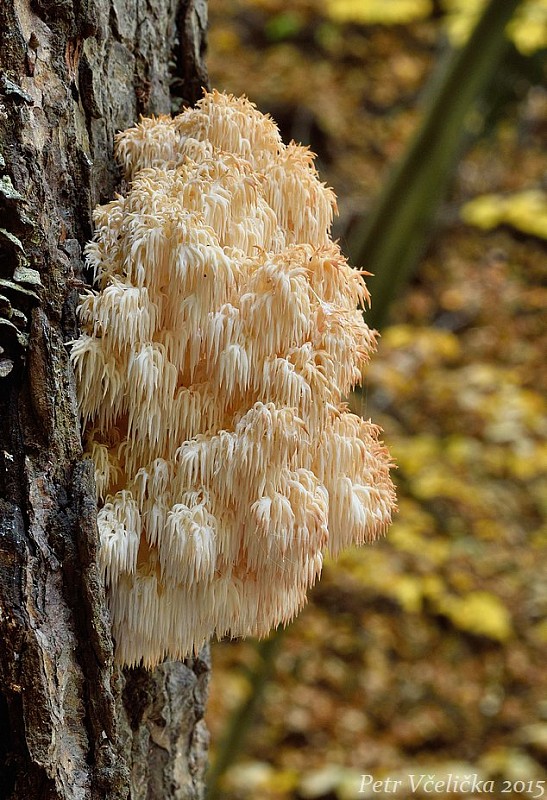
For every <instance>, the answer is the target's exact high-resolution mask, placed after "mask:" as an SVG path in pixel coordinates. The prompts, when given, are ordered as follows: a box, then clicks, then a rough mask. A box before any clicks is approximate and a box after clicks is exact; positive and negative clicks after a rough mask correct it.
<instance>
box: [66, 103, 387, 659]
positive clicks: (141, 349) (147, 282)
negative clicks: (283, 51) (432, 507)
mask: <svg viewBox="0 0 547 800" xmlns="http://www.w3.org/2000/svg"><path fill="white" fill-rule="evenodd" d="M117 156H118V159H119V161H120V162H121V164H122V166H123V168H124V170H125V177H126V179H127V181H128V185H129V189H128V191H127V193H126V195H125V196H118V197H117V198H116V199H115V200H113V201H112V202H110V203H108V204H107V205H104V206H102V207H100V208H98V209H97V211H96V212H95V223H96V232H95V237H94V240H93V242H92V243H91V244H90V245H89V246H88V251H87V255H88V259H89V263H90V264H91V265H92V266H93V268H94V270H95V274H96V279H97V281H98V285H99V291H98V293H96V294H89V295H88V296H86V297H85V298H83V300H82V303H81V306H80V320H81V324H82V328H83V331H84V333H83V334H82V336H81V337H80V339H78V341H77V342H76V343H75V344H74V347H73V350H72V358H73V362H74V366H75V371H76V376H77V382H78V398H79V404H80V410H81V414H82V418H83V421H84V423H85V424H86V426H87V447H88V452H89V453H90V455H91V457H92V458H93V460H94V463H95V467H96V482H97V490H98V496H99V502H100V511H99V532H100V560H101V564H102V568H103V570H104V574H105V579H106V581H107V584H108V587H109V603H110V610H111V616H112V624H113V633H114V637H115V639H116V643H117V659H118V661H119V662H120V663H124V664H130V665H134V664H137V663H143V664H144V665H145V666H153V665H155V664H157V663H158V662H160V661H161V660H162V659H164V658H165V657H172V658H182V657H185V656H187V655H188V654H192V653H193V652H196V651H197V650H199V648H200V647H201V645H202V644H203V643H204V642H205V641H206V640H208V639H209V638H210V637H211V636H213V635H216V636H219V637H222V636H224V635H230V636H245V635H258V636H262V635H265V634H267V633H268V631H270V630H271V629H272V628H275V627H276V626H277V625H278V624H279V623H286V622H288V621H289V620H290V619H291V618H292V617H293V616H294V615H295V614H296V613H297V611H298V610H299V609H300V608H301V606H302V605H303V603H304V602H305V598H306V590H307V589H308V588H309V587H310V586H311V585H312V584H313V583H314V581H315V580H316V578H317V576H318V575H319V573H320V572H321V565H322V559H323V552H324V551H325V550H328V551H330V552H331V553H333V554H336V553H338V552H339V551H340V550H341V549H342V548H344V547H347V546H348V545H351V544H356V543H362V542H364V541H370V540H373V539H374V538H376V537H377V536H378V535H379V534H380V533H382V532H383V531H384V529H385V528H386V526H387V525H388V523H389V522H390V518H391V512H392V510H393V508H394V491H393V486H392V483H391V481H390V477H389V467H390V460H389V456H388V453H387V451H386V450H385V448H384V447H383V446H382V444H381V443H380V442H379V440H378V429H377V428H376V427H375V426H373V425H372V424H371V423H370V421H368V422H367V421H365V420H363V419H361V418H360V417H358V416H356V415H354V414H352V413H350V412H349V411H348V409H347V406H346V405H345V404H344V401H343V398H344V396H345V395H347V394H348V393H349V392H350V390H351V389H352V387H354V386H355V384H356V383H357V382H358V381H359V380H360V378H361V370H362V368H363V366H364V364H365V363H366V361H367V360H368V357H369V355H370V353H371V351H372V350H373V349H374V344H375V334H374V332H373V331H370V330H369V328H368V327H367V325H366V324H365V323H364V321H363V317H362V313H361V311H360V310H358V306H360V305H363V304H364V303H365V302H366V301H367V300H368V294H367V289H366V286H365V283H364V281H363V278H362V276H361V274H360V273H359V272H357V271H356V270H354V269H352V268H350V267H349V266H348V264H347V263H346V261H345V259H344V257H343V256H342V254H341V253H340V249H339V247H338V245H337V244H336V243H334V242H333V241H332V240H331V238H330V228H331V222H332V216H333V212H334V210H335V196H334V194H333V192H332V191H331V190H330V189H328V188H326V187H325V185H324V184H322V183H321V182H320V181H319V180H318V177H317V173H316V171H315V168H314V165H313V155H312V154H311V153H310V152H309V150H307V149H306V148H304V147H301V146H299V145H296V144H294V143H291V144H289V145H287V146H285V145H284V144H283V142H282V141H281V138H280V135H279V132H278V129H277V127H276V125H275V123H274V122H273V120H271V119H270V118H269V117H267V116H264V115H263V114H261V113H260V112H259V111H258V110H257V109H256V107H255V106H254V105H253V104H252V103H250V102H249V101H248V100H246V99H245V98H243V99H236V98H234V97H232V96H226V95H224V94H219V93H218V92H213V93H210V94H207V95H206V96H205V97H204V99H203V100H202V101H201V102H200V103H198V106H197V108H195V109H190V110H186V111H184V113H182V114H180V115H179V116H178V117H175V118H174V119H171V118H169V117H159V118H157V119H143V120H142V121H141V122H140V123H139V124H138V125H136V126H135V127H133V128H131V129H129V130H127V131H125V132H124V133H121V134H120V135H119V136H118V140H117Z"/></svg>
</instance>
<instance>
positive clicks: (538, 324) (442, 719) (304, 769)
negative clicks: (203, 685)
mask: <svg viewBox="0 0 547 800" xmlns="http://www.w3.org/2000/svg"><path fill="white" fill-rule="evenodd" d="M504 3H509V0H498V6H503V5H504ZM509 5H511V6H513V7H514V6H516V13H515V15H514V16H513V18H512V20H511V22H510V24H509V26H508V28H507V31H508V34H509V36H510V39H511V41H510V44H509V45H508V46H507V47H506V49H505V50H504V52H503V55H502V56H500V55H499V54H498V55H496V53H488V52H486V50H487V46H488V44H489V42H488V41H483V42H482V44H481V43H480V42H479V44H478V45H477V43H476V42H475V44H474V51H473V50H470V51H469V52H468V53H466V55H465V59H464V61H463V64H462V63H460V65H459V69H460V72H461V70H462V68H463V69H464V73H463V75H464V78H463V80H462V76H461V74H460V75H459V77H458V75H456V82H455V83H454V81H453V83H452V87H451V89H450V92H451V94H450V92H449V94H448V97H447V96H446V93H445V96H444V98H443V97H439V96H437V95H436V91H437V90H436V89H435V87H434V88H433V89H432V88H428V87H431V80H430V79H431V77H432V76H435V75H437V74H440V73H442V70H443V69H444V67H443V63H444V61H445V60H446V58H447V53H449V51H450V50H451V48H454V47H460V48H461V47H465V46H466V45H465V42H466V39H467V37H468V36H469V31H470V30H471V29H472V28H473V25H475V23H476V21H477V19H478V18H479V14H480V12H481V9H482V8H483V7H484V3H482V2H480V0H291V2H290V3H287V2H285V1H284V0H210V36H209V69H210V74H211V82H212V85H213V86H215V87H216V88H218V89H222V90H227V91H230V92H233V93H234V94H240V93H245V94H247V95H248V96H249V97H250V98H251V100H253V101H254V102H255V103H256V104H257V105H258V106H259V108H260V109H261V110H262V111H269V112H270V113H271V114H272V115H273V117H274V118H275V119H276V120H277V121H278V123H279V124H280V127H281V130H282V134H283V136H284V139H285V141H288V140H290V139H296V140H297V141H301V142H302V143H304V144H309V145H311V148H312V149H313V150H314V151H315V152H316V153H317V154H318V159H317V165H318V169H319V171H320V174H321V176H322V179H323V180H325V181H326V182H327V183H328V184H329V185H330V186H332V187H334V189H335V191H336V193H337V195H338V198H339V210H340V215H339V218H338V220H337V223H336V231H335V236H336V237H338V238H340V240H341V243H342V245H343V249H344V250H345V252H346V254H347V255H349V256H350V258H351V262H352V263H353V264H355V265H357V266H359V267H363V268H365V269H368V270H370V271H372V272H376V274H377V278H376V279H375V280H372V279H371V280H370V283H369V286H370V288H371V291H372V294H373V307H372V311H371V312H367V315H366V319H367V320H370V324H372V325H376V326H378V327H379V328H380V329H381V333H382V337H381V340H380V345H379V351H378V353H377V354H376V357H375V358H374V360H373V362H372V364H371V366H370V367H369V368H368V369H367V371H366V374H365V375H364V382H363V389H362V391H361V392H360V393H358V394H355V396H354V397H353V398H352V401H351V402H352V405H353V406H354V409H355V410H356V411H357V412H358V413H361V414H363V415H365V416H366V417H369V416H370V417H372V419H373V420H374V421H375V422H378V423H380V424H381V425H382V427H383V428H384V440H385V442H386V444H387V445H388V447H389V449H390V450H391V452H392V454H393V456H394V458H395V459H396V461H397V464H398V470H397V472H396V474H395V479H396V481H397V486H398V498H399V513H398V515H397V517H396V519H395V521H394V524H393V526H392V528H391V530H390V532H389V534H388V537H387V539H386V540H385V541H382V542H379V543H378V544H376V545H374V546H368V547H364V548H361V549H359V550H355V551H351V552H349V553H347V554H346V555H345V556H344V557H343V558H342V559H340V560H339V561H338V562H337V563H336V564H332V563H328V564H327V565H326V567H325V570H324V574H323V578H322V580H321V582H320V583H319V584H318V586H317V587H316V589H315V590H314V591H313V593H312V596H311V599H310V603H309V606H308V607H307V608H306V610H305V611H304V612H303V613H302V614H301V616H300V617H299V618H298V619H297V620H296V621H295V623H294V624H293V625H292V626H290V628H289V629H288V630H286V631H285V632H284V633H282V634H278V635H277V636H274V637H273V639H272V640H270V641H267V642H266V643H261V644H259V645H257V644H256V643H254V642H252V641H251V642H249V641H247V642H233V643H230V642H227V643H221V644H217V645H215V646H214V648H213V660H214V678H213V685H212V696H211V699H210V703H209V711H208V724H209V727H210V729H211V732H212V739H213V748H212V760H213V762H214V760H215V755H216V756H217V764H219V766H221V765H222V763H223V762H227V763H229V765H230V766H229V769H228V770H227V771H226V772H225V773H224V774H223V775H222V776H219V774H218V771H217V772H216V773H215V771H213V779H212V789H211V797H214V796H219V797H222V798H226V800H236V798H241V799H242V800H247V799H249V800H254V799H255V798H261V800H287V799H288V798H323V799H326V798H329V799H332V800H349V798H356V797H357V796H360V797H363V796H365V795H363V794H361V795H357V790H358V787H359V785H360V779H359V776H360V775H361V774H362V773H374V775H375V777H377V778H381V777H382V776H383V775H390V776H391V777H397V776H401V775H402V776H406V775H408V773H409V772H413V773H416V772H418V773H426V772H432V773H435V775H436V776H437V778H442V777H443V776H444V775H446V774H448V773H453V774H459V775H464V774H471V773H472V774H477V775H478V776H479V777H481V778H484V779H492V778H495V779H497V781H498V782H499V781H500V780H501V779H507V780H511V781H516V780H517V781H518V780H525V781H529V780H532V779H542V778H543V777H544V776H545V767H546V761H547V693H546V687H547V669H546V663H547V659H546V653H547V615H546V610H547V586H546V581H545V578H546V542H547V536H546V527H545V523H544V519H545V517H544V511H545V504H546V496H547V485H546V480H545V472H546V466H547V444H546V438H545V433H546V414H545V399H544V398H545V394H544V390H545V382H546V381H547V371H546V370H545V353H546V352H547V326H546V325H545V316H544V308H545V301H546V298H547V289H546V288H545V275H546V271H547V270H546V262H547V192H546V190H547V147H546V143H547V90H546V82H545V78H546V71H547V70H546V59H545V55H546V47H547V2H545V0H524V1H523V2H521V3H520V4H519V3H516V2H512V3H509ZM503 26H504V27H505V21H504V23H503ZM489 31H493V26H492V25H491V26H490V27H489V29H488V31H487V33H486V38H487V39H488V38H489V37H490V33H489ZM493 35H494V34H493V33H492V36H493ZM467 41H469V40H468V39H467ZM484 53H486V54H485V55H484V58H483V63H478V62H476V59H477V58H478V59H480V58H481V57H482V55H483V54H484ZM500 53H501V51H500ZM448 58H450V56H448ZM474 59H475V60H474ZM466 69H467V74H466V72H465V71H466ZM474 70H476V71H480V70H482V73H481V80H482V84H481V87H477V91H478V90H479V88H482V89H483V92H482V96H481V99H480V101H479V102H478V103H473V104H471V105H469V102H468V103H467V105H465V104H463V105H462V104H460V105H461V107H460V108H458V107H457V106H458V98H459V97H460V89H461V91H462V92H463V91H464V83H465V81H466V80H467V79H468V78H469V76H470V75H471V77H473V76H474V75H475V72H474ZM438 80H439V79H437V83H438ZM435 103H436V104H437V106H436V107H435ZM428 104H429V105H428ZM443 104H444V106H443ZM429 112H431V113H433V114H435V113H436V114H437V128H436V129H435V128H434V129H432V130H433V134H432V137H431V131H430V140H429V142H427V140H424V141H425V144H424V141H422V142H421V144H420V147H421V149H420V147H418V150H417V151H416V152H414V154H413V155H412V153H411V149H412V144H411V142H412V139H413V136H414V135H415V133H416V131H417V130H418V129H419V128H420V125H423V124H424V119H425V118H426V117H427V114H428V113H429ZM458 114H459V115H460V116H459V118H458V116H457V115H458ZM439 115H440V116H439ZM451 115H452V116H451ZM454 115H456V116H454ZM439 119H440V120H441V124H440V126H439V124H438V120H439ZM435 148H437V149H435ZM439 148H440V149H439ZM437 156H438V157H439V159H440V160H439V161H435V159H436V158H437ZM405 159H406V161H405ZM401 163H405V164H406V166H405V169H406V172H403V173H402V177H401V175H400V176H399V183H398V184H397V183H396V181H395V183H394V179H392V178H390V175H392V172H393V168H394V166H395V165H397V164H401ZM428 165H429V167H428ZM428 170H429V171H428ZM367 220H368V222H367ZM371 220H375V221H376V223H375V224H376V227H375V229H374V230H371V224H370V221H371ZM367 225H368V227H367ZM393 243H395V245H396V246H395V245H393ZM386 244H387V246H388V249H387V251H386V247H385V245H386ZM391 245H393V246H392V247H391V251H389V247H390V246H391ZM367 249H369V250H370V253H371V258H370V260H369V258H367ZM388 251H389V252H388ZM398 259H399V261H400V264H401V269H400V270H399V271H398V272H396V271H395V272H394V271H393V270H394V267H393V263H394V262H395V264H396V263H397V260H398ZM380 268H381V269H382V270H384V275H385V276H387V284H386V285H387V287H388V288H387V290H386V286H384V289H382V287H381V285H380V283H378V287H377V288H378V292H377V291H376V289H375V281H380V282H381V277H382V276H381V269H380ZM384 283H385V282H384ZM394 288H397V289H398V295H397V298H396V299H395V300H394V301H393V302H391V297H392V295H393V289H394ZM382 291H383V292H384V293H383V294H382ZM261 691H262V694H260V692H261ZM253 705H254V712H255V713H254V715H253V714H252V711H253ZM251 717H252V726H251V727H250V728H249V722H250V720H251ZM245 733H247V737H246V738H244V737H243V734H245ZM219 787H221V788H219ZM371 796H372V795H371ZM374 796H378V795H374ZM451 796H454V795H451ZM467 796H468V797H469V795H467ZM504 796H515V797H517V796H520V795H519V794H518V792H515V793H513V795H504ZM522 796H524V797H530V796H534V795H531V794H527V793H526V792H524V793H523V794H522ZM535 796H538V795H537V794H536V795H535Z"/></svg>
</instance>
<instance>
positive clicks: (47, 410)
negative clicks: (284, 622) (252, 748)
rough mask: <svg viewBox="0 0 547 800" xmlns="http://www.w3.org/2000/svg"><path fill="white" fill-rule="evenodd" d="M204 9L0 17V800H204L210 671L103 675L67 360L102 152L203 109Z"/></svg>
mask: <svg viewBox="0 0 547 800" xmlns="http://www.w3.org/2000/svg"><path fill="white" fill-rule="evenodd" d="M205 3H206V0H1V2H0V31H1V34H0V37H1V40H0V68H1V74H0V498H1V499H0V640H1V646H0V799H1V798H10V799H15V798H17V800H19V799H20V798H24V799H25V800H35V799H36V800H37V799H38V798H40V800H42V799H44V800H45V799H46V798H47V800H50V799H51V800H53V799H55V800H57V799H59V800H61V799H62V800H66V799H67V798H71V799H72V798H74V799H76V798H77V800H88V798H89V799H90V800H91V798H93V799H95V798H104V799H105V800H106V798H108V800H116V799H117V798H120V799H121V798H124V800H125V798H132V799H133V800H134V799H135V798H147V800H150V799H151V798H162V800H164V799H166V798H177V799H178V798H199V797H201V796H202V794H203V773H204V767H205V759H206V751H207V733H206V729H205V726H204V723H203V719H202V717H203V706H204V702H205V696H206V690H207V679H208V672H209V660H208V659H209V656H208V652H206V651H205V652H204V653H202V654H201V656H200V657H199V658H197V659H195V660H193V661H191V662H187V663H185V664H182V663H168V664H164V665H163V666H162V667H160V668H158V669H157V670H155V671H154V672H146V671H145V670H143V669H135V670H127V671H121V670H119V669H118V668H116V667H115V666H113V662H112V640H111V636H110V628H109V620H108V613H107V610H106V606H105V597H104V588H103V586H102V582H101V579H100V575H99V572H98V569H97V560H96V552H97V528H96V506H95V499H94V497H95V490H94V485H93V484H94V482H93V469H92V465H91V463H90V462H88V461H85V460H82V445H81V438H80V428H79V421H78V412H77V407H76V401H75V391H74V379H73V375H72V371H71V368H70V365H69V361H68V348H67V346H66V343H67V342H68V341H69V340H70V339H72V338H75V337H76V335H77V322H76V314H75V309H76V304H77V301H78V293H79V291H81V285H82V277H83V271H82V270H83V262H82V247H83V245H84V243H85V241H86V240H87V239H89V238H90V235H91V222H90V220H91V211H92V209H93V207H94V206H95V205H96V204H97V203H98V202H102V201H105V200H108V199H110V198H111V197H112V195H113V193H114V191H115V188H116V183H117V180H118V171H117V169H116V167H115V165H114V161H113V157H112V145H113V136H114V134H115V132H116V131H117V130H120V129H123V128H126V127H128V126H129V125H131V124H133V123H134V122H135V121H136V120H137V119H138V116H139V114H152V113H166V112H169V111H170V110H171V105H172V104H173V103H174V102H175V99H176V100H177V101H178V102H177V104H178V103H179V102H180V101H183V102H185V103H192V102H194V101H195V100H196V99H197V97H198V96H199V95H200V93H201V91H200V89H201V86H202V85H205V84H206V83H207V76H206V73H205V70H204V66H203V54H204V49H205V47H204V39H205V29H206V5H205ZM175 94H176V95H177V97H176V98H175V97H174V95H175Z"/></svg>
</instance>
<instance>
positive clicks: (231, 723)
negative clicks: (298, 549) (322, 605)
mask: <svg viewBox="0 0 547 800" xmlns="http://www.w3.org/2000/svg"><path fill="white" fill-rule="evenodd" d="M284 631H285V628H281V627H280V628H278V629H277V630H276V631H274V632H273V633H272V634H271V635H270V636H269V637H268V638H267V639H264V640H263V641H261V642H257V644H256V652H257V656H258V660H257V664H256V666H255V669H254V670H253V671H252V672H251V674H250V683H249V691H248V693H247V696H246V698H245V700H244V701H243V702H242V703H241V704H240V705H239V706H237V707H236V708H235V709H234V711H233V713H232V714H231V716H230V718H229V719H228V722H227V724H226V729H225V731H224V734H223V736H222V739H221V741H220V743H219V746H218V751H217V755H216V758H215V761H214V763H213V766H212V767H211V769H210V771H209V774H208V776H207V794H206V800H219V799H220V798H221V797H222V785H221V781H222V777H223V775H224V773H225V772H226V770H227V769H228V768H229V767H230V766H231V765H232V764H233V763H234V762H235V760H236V758H237V756H238V755H239V753H240V752H241V749H242V746H243V744H244V741H245V739H246V737H247V734H248V732H249V729H250V727H251V725H252V723H253V720H254V717H255V713H256V710H257V707H258V704H259V702H260V700H261V699H262V695H263V693H264V689H265V688H266V685H267V683H268V680H269V678H270V675H271V673H272V672H273V668H274V663H275V657H276V655H277V653H278V651H279V647H280V645H281V641H282V638H283V634H284Z"/></svg>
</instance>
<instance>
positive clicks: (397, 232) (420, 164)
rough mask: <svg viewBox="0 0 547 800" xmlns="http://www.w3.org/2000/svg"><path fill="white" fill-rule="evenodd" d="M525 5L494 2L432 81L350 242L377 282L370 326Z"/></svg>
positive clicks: (381, 312)
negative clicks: (419, 114) (411, 130)
mask: <svg viewBox="0 0 547 800" xmlns="http://www.w3.org/2000/svg"><path fill="white" fill-rule="evenodd" d="M519 2H520V0H490V1H489V2H488V4H487V5H486V7H485V9H484V11H483V13H482V15H481V17H480V19H479V21H478V22H477V24H476V26H475V28H474V29H473V32H472V33H471V36H470V37H469V39H468V40H467V42H466V43H465V44H464V45H463V46H462V47H461V48H458V49H457V50H452V51H451V52H450V53H449V55H448V58H447V59H446V60H445V61H444V63H442V64H441V65H440V67H439V69H438V70H437V72H436V74H435V75H434V76H433V78H432V82H431V84H430V88H429V91H428V93H427V99H426V104H425V107H424V115H423V120H422V122H421V124H420V126H419V129H418V131H417V132H416V134H415V135H414V138H413V139H412V141H411V143H410V145H409V147H408V149H407V151H406V153H405V154H404V156H403V158H402V159H401V161H400V162H399V163H398V164H397V166H396V167H395V169H394V171H393V173H392V175H391V177H390V179H389V180H388V183H387V185H386V187H385V189H384V191H383V192H382V193H381V195H380V197H379V200H378V202H377V203H376V205H375V206H374V208H373V210H372V212H371V214H370V215H369V216H368V218H367V219H366V220H365V221H364V223H363V224H362V225H361V226H360V228H359V229H358V230H357V231H356V233H355V235H354V237H353V239H352V240H351V241H350V246H349V250H350V256H351V259H352V261H353V263H355V264H362V265H363V266H364V267H365V268H366V269H367V270H369V271H370V272H372V273H373V274H374V277H373V278H371V279H369V281H367V282H368V283H369V286H370V289H371V293H372V298H373V301H372V308H371V309H370V311H368V312H367V315H366V319H367V322H368V323H369V325H371V326H372V327H381V325H382V324H383V323H384V322H385V319H386V317H387V313H388V308H389V306H390V305H391V301H392V299H393V298H394V297H395V296H396V295H397V294H398V293H399V292H400V290H401V288H402V287H403V286H404V284H405V283H406V282H407V281H408V279H409V277H410V275H411V274H412V271H413V269H414V267H415V266H416V263H417V262H418V260H419V258H420V256H421V255H422V253H423V250H424V248H425V246H426V244H427V239H428V233H429V231H430V229H431V226H432V220H433V217H434V214H435V211H436V209H437V207H438V204H439V201H440V199H441V197H442V195H443V193H444V191H445V190H446V187H447V184H448V182H449V180H450V177H451V175H452V173H453V170H454V167H455V164H456V161H457V157H458V155H459V153H460V150H461V147H462V144H463V142H464V139H465V137H466V136H469V131H467V130H466V121H467V119H468V116H469V112H470V111H471V110H472V109H473V107H474V105H475V103H476V102H477V100H478V99H479V98H480V96H481V95H482V94H483V93H484V91H485V89H486V88H487V87H488V84H489V82H490V81H491V79H492V77H493V75H494V74H495V71H496V69H497V68H498V66H499V63H500V61H501V58H502V56H503V52H504V50H505V47H506V44H507V39H506V36H505V28H506V25H507V23H508V22H509V20H510V19H511V17H512V16H513V13H514V11H515V9H516V8H517V6H518V5H519Z"/></svg>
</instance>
